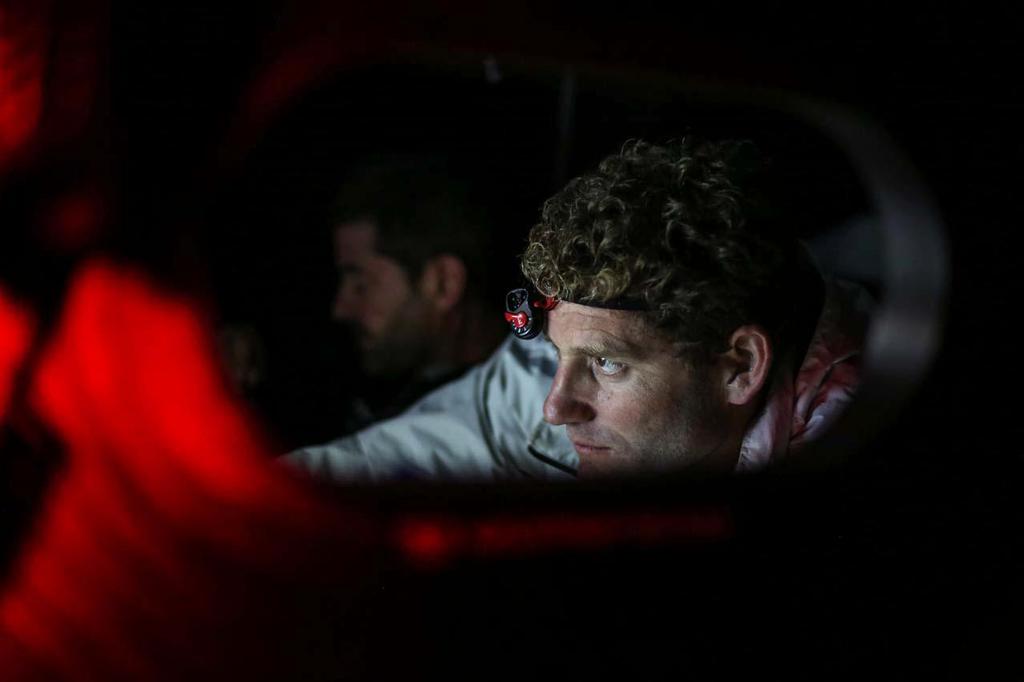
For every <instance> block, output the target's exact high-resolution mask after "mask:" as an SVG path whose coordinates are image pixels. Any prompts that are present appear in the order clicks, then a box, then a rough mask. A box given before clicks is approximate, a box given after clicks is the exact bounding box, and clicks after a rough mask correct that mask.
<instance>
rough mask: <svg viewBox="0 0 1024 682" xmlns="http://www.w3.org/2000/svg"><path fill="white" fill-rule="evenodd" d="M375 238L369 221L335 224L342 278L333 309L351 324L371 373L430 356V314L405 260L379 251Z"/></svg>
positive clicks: (393, 371)
mask: <svg viewBox="0 0 1024 682" xmlns="http://www.w3.org/2000/svg"><path fill="white" fill-rule="evenodd" d="M376 239H377V229H376V227H375V226H374V225H373V223H371V222H369V221H355V222H350V223H342V224H340V225H338V226H337V227H336V228H335V230H334V258H335V263H336V265H337V267H338V272H339V275H340V279H339V283H338V290H337V293H336V295H335V298H334V310H333V315H334V318H335V319H336V320H340V321H342V322H345V323H348V324H350V325H352V327H353V329H354V331H355V333H356V337H357V341H358V344H359V348H360V350H361V351H362V364H363V369H364V371H366V373H367V374H369V375H371V376H396V375H400V374H403V373H405V372H408V371H410V370H412V369H414V368H416V367H418V366H420V365H421V364H423V363H424V362H425V361H426V359H425V355H426V353H427V348H428V346H429V342H430V341H429V339H430V334H431V330H432V325H431V317H430V311H429V309H428V306H427V305H426V304H425V302H424V301H423V300H422V297H420V296H419V292H418V291H417V288H416V287H415V286H414V284H413V283H412V282H411V281H410V280H409V276H408V275H407V274H406V272H405V270H404V269H403V268H402V266H401V265H399V264H398V262H397V261H395V260H394V259H393V258H389V257H388V256H385V255H383V254H381V253H379V252H378V251H377V248H376Z"/></svg>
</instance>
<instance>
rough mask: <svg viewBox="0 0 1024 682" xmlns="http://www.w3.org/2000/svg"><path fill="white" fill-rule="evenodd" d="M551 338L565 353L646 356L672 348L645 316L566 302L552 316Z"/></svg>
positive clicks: (549, 336) (550, 320) (549, 322)
mask: <svg viewBox="0 0 1024 682" xmlns="http://www.w3.org/2000/svg"><path fill="white" fill-rule="evenodd" d="M547 335H548V338H550V339H551V341H552V343H554V344H555V345H556V346H557V347H558V348H559V349H560V350H561V351H562V352H565V351H572V350H583V349H588V350H606V351H608V352H609V353H617V354H629V355H634V356H643V355H648V354H650V353H652V352H659V351H665V350H670V348H671V344H670V343H669V342H668V340H667V339H666V338H665V337H664V336H663V335H662V334H660V333H659V332H658V331H657V330H656V329H654V328H653V327H652V326H651V324H650V322H648V321H647V319H646V318H645V317H644V316H643V314H642V313H639V312H635V311H627V310H609V309H606V308H593V307H591V306H585V305H579V304H577V303H568V302H565V301H562V302H560V303H559V304H558V305H557V306H555V308H554V310H552V311H551V312H550V313H549V317H548V325H547Z"/></svg>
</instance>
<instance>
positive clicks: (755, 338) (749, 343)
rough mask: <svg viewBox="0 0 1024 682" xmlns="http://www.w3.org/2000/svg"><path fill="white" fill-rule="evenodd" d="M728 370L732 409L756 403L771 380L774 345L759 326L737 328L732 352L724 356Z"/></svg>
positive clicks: (727, 379)
mask: <svg viewBox="0 0 1024 682" xmlns="http://www.w3.org/2000/svg"><path fill="white" fill-rule="evenodd" d="M721 359H722V360H723V362H724V367H725V376H724V379H725V385H724V389H725V396H726V399H727V400H728V401H729V403H730V404H731V405H749V404H750V403H752V402H753V401H754V400H755V399H756V398H757V396H758V394H759V393H760V391H761V389H762V388H763V387H764V384H765V382H766V381H767V380H768V370H769V369H770V368H771V366H772V360H773V357H772V344H771V341H769V339H768V334H767V333H765V331H764V329H762V328H761V327H758V326H757V325H744V326H742V327H739V328H737V329H736V330H735V331H734V332H733V333H732V336H730V337H729V350H727V351H726V352H725V353H723V355H722V356H721Z"/></svg>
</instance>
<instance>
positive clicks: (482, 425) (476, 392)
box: [286, 281, 870, 482]
mask: <svg viewBox="0 0 1024 682" xmlns="http://www.w3.org/2000/svg"><path fill="white" fill-rule="evenodd" d="M869 308H870V301H869V299H868V297H867V295H866V293H865V292H864V290H863V289H862V288H861V287H859V286H857V285H853V284H849V283H845V282H836V281H829V282H827V285H826V297H825V305H824V308H823V310H822V313H821V315H820V317H819V319H818V324H817V327H816V329H815V331H814V335H813V337H812V339H811V342H810V345H809V347H808V351H807V354H806V356H805V357H804V361H803V362H802V363H801V366H800V368H799V370H798V371H797V372H795V373H794V372H793V371H791V370H790V371H782V372H778V373H776V379H775V381H774V383H773V384H772V386H771V387H770V391H771V392H770V394H769V397H768V400H766V401H765V406H764V408H763V409H762V411H761V412H760V413H759V414H758V416H757V417H756V418H755V419H754V421H753V422H752V423H751V426H750V428H749V429H748V431H747V434H746V436H745V437H744V439H743V444H742V447H741V449H740V457H739V461H738V463H737V471H754V470H757V469H760V468H763V467H764V466H765V465H767V464H768V463H769V462H771V461H772V460H773V459H775V458H778V457H781V456H784V455H785V454H786V453H787V452H788V451H789V450H790V449H791V448H797V447H799V446H800V445H802V444H803V443H806V442H808V441H811V440H814V439H816V438H818V437H819V436H820V435H821V434H822V433H823V432H824V431H825V430H826V428H827V427H828V426H829V425H830V424H831V423H832V422H834V421H835V419H836V418H837V417H838V416H839V414H840V413H841V412H842V410H843V408H844V407H845V406H846V405H847V404H848V403H849V402H850V400H851V399H852V398H853V394H854V391H855V390H856V387H857V383H858V381H859V377H860V364H859V359H860V349H861V344H862V340H863V337H864V331H865V328H866V325H867V318H868V311H869ZM557 366H558V359H557V357H556V355H555V350H554V347H553V346H552V345H551V344H550V343H548V342H547V341H545V340H544V339H543V338H538V339H534V340H532V341H521V340H519V339H516V338H514V337H512V336H510V337H509V338H508V339H506V341H505V342H504V343H503V344H502V345H501V346H500V347H499V348H498V349H497V350H496V351H495V352H494V354H493V355H492V356H491V357H490V359H488V360H487V361H486V362H484V363H483V364H480V365H478V366H476V367H474V368H473V369H471V370H470V371H469V372H468V373H467V374H466V375H464V376H463V377H462V378H461V379H458V380H456V381H453V382H452V383H450V384H447V385H445V386H442V387H441V388H439V389H437V390H435V391H434V392H433V393H430V394H429V395H427V396H426V397H424V398H423V399H421V400H420V401H419V402H418V403H416V404H415V405H413V406H412V407H411V408H409V410H408V411H406V412H405V413H403V414H401V415H399V416H398V417H395V418H393V419H389V420H386V421H383V422H380V423H378V424H374V425H373V426H370V427H369V428H366V429H364V430H362V431H360V432H358V433H356V434H354V435H351V436H347V437H345V438H341V439H338V440H335V441H332V442H330V443H327V444H325V445H318V446H312V447H307V448H302V449H300V450H297V451H295V452H293V453H291V454H289V455H287V457H286V459H287V460H288V461H289V462H290V463H291V464H293V465H295V466H297V467H299V468H301V469H305V470H306V471H308V472H309V473H310V474H312V475H313V476H316V477H318V478H326V479H334V480H337V481H353V482H357V481H383V480H401V479H470V480H501V479H518V478H534V479H550V480H558V479H570V480H571V479H572V478H573V477H574V476H575V471H576V468H577V466H578V464H579V459H578V455H577V454H576V451H575V450H574V449H573V447H572V443H570V442H569V439H568V437H567V436H566V434H565V428H564V427H562V426H552V425H551V424H548V423H547V422H545V421H544V419H543V416H542V409H543V404H544V398H545V397H546V396H547V393H548V389H549V388H550V387H551V382H552V380H553V379H554V376H555V370H556V369H557Z"/></svg>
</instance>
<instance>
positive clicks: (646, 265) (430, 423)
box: [291, 138, 868, 480]
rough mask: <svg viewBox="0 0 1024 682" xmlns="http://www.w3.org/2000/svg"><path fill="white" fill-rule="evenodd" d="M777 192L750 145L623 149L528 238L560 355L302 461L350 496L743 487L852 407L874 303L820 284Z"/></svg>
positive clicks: (529, 354)
mask: <svg viewBox="0 0 1024 682" xmlns="http://www.w3.org/2000/svg"><path fill="white" fill-rule="evenodd" d="M766 178H768V175H767V173H766V165H765V164H764V163H762V162H761V160H760V159H759V158H758V155H757V153H756V150H755V149H754V148H753V146H752V145H749V144H744V143H739V142H732V141H727V142H710V141H700V140H694V139H692V138H687V139H683V140H681V141H677V142H673V143H670V144H667V145H664V146H657V145H652V144H648V143H646V142H642V141H631V142H628V143H626V145H624V146H623V148H622V149H621V151H620V152H619V153H618V154H614V155H612V156H610V157H608V158H606V159H605V160H604V161H603V162H602V163H601V164H600V165H599V167H598V168H597V169H596V170H595V171H593V172H591V173H587V174H585V175H583V176H581V177H578V178H576V179H574V180H572V181H571V182H570V183H569V184H568V185H567V186H566V187H565V188H564V189H563V190H562V191H560V192H559V193H558V194H556V195H555V196H554V197H552V198H551V199H549V200H548V201H547V202H546V203H545V205H544V208H543V211H542V216H541V220H540V222H539V223H538V224H537V225H536V226H535V227H534V228H533V230H532V231H531V232H530V237H529V242H528V246H527V248H526V251H525V253H524V255H523V258H522V270H523V273H524V274H525V275H526V277H527V279H528V280H529V281H530V283H531V284H532V286H533V287H534V288H535V289H536V291H537V293H538V298H540V297H543V299H546V301H545V304H543V305H541V306H540V307H539V308H536V307H534V308H531V307H530V306H531V304H530V303H527V304H526V306H527V309H528V310H530V311H533V312H535V313H536V319H535V320H532V322H535V323H538V324H539V323H540V320H541V316H542V315H543V313H542V312H541V311H542V310H544V309H547V311H548V312H547V313H546V317H547V319H546V323H545V325H546V326H545V328H544V331H545V337H543V338H541V339H538V340H533V341H524V340H522V338H511V339H509V340H508V341H506V343H505V344H504V345H503V346H502V347H501V348H500V349H499V350H498V351H497V352H496V353H495V355H494V356H492V358H491V359H490V360H488V361H487V362H485V363H484V364H482V365H480V366H478V367H477V368H476V369H475V370H473V371H472V372H470V374H469V375H467V376H466V377H465V378H464V379H462V380H460V381H459V382H455V383H454V384H450V385H448V386H446V387H444V388H442V389H440V390H439V391H437V392H436V393H435V394H433V395H431V396H428V397H427V398H425V399H424V400H423V401H421V403H420V404H418V405H416V406H414V407H413V408H412V409H411V410H410V411H409V412H407V413H406V414H405V415H402V416H400V417H398V418H396V419H393V420H391V421H389V422H384V423H383V424H380V425H377V426H376V427H373V428H371V429H368V430H367V431H364V432H361V433H359V434H356V435H355V436H353V437H351V438H348V439H343V440H340V441H335V442H334V443H330V444H328V445H326V446H319V447H314V448H307V449H305V450H303V451H300V452H299V453H296V454H293V455H292V457H291V458H292V460H293V462H296V463H298V464H299V465H300V466H303V467H304V468H306V469H307V470H309V471H311V472H313V473H314V474H318V475H322V476H327V477H332V478H335V479H344V480H350V479H353V478H356V479H360V478H369V479H387V478H394V477H401V476H413V477H455V478H508V477H521V476H526V477H539V478H558V477H565V476H576V475H578V476H581V477H587V476H594V475H602V474H609V473H619V472H624V471H628V472H641V471H642V472H655V471H664V470H669V469H682V468H688V469H691V470H705V471H713V472H728V471H736V470H752V469H757V468H760V467H763V466H764V465H766V464H767V463H768V462H770V461H771V460H773V459H775V458H778V457H780V456H783V455H785V454H786V453H787V452H788V451H789V450H791V449H794V448H797V447H799V446H801V445H802V444H803V443H805V442H807V441H808V440H813V439H814V438H816V437H818V436H819V435H820V434H821V433H822V432H823V430H824V429H825V427H826V426H828V425H829V424H830V423H832V422H833V421H834V419H835V417H836V416H837V415H838V414H839V413H840V411H841V410H842V408H843V407H845V405H846V404H847V403H848V402H849V401H850V399H851V397H852V395H853V392H854V389H855V388H856V385H857V381H858V377H859V369H858V368H859V364H858V359H859V349H860V344H861V340H862V337H863V331H864V327H865V325H866V319H867V305H868V304H867V301H866V299H865V298H864V297H862V296H861V293H862V292H860V291H858V289H857V288H856V287H852V286H848V285H846V284H842V283H838V282H835V281H832V280H825V279H823V278H822V276H821V275H820V274H819V272H818V271H817V269H816V268H815V267H814V265H813V263H812V262H811V259H810V257H809V255H808V254H807V252H806V251H805V250H804V248H803V247H802V245H801V244H800V243H799V242H798V241H797V240H796V239H795V237H793V236H792V235H791V234H789V230H788V229H787V227H788V226H787V225H786V224H785V220H784V218H783V217H782V215H781V214H780V213H779V212H777V211H776V210H775V209H774V208H773V203H772V201H771V198H772V197H771V190H770V189H768V186H767V184H766V183H765V182H764V181H765V179H766ZM538 303H539V301H536V300H535V301H534V304H533V305H534V306H536V305H537V304H538ZM510 321H512V319H511V318H510ZM516 324H518V323H515V324H514V326H515V325H516ZM520 331H521V330H520ZM516 336H517V337H523V336H524V335H522V334H517V335H516Z"/></svg>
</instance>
